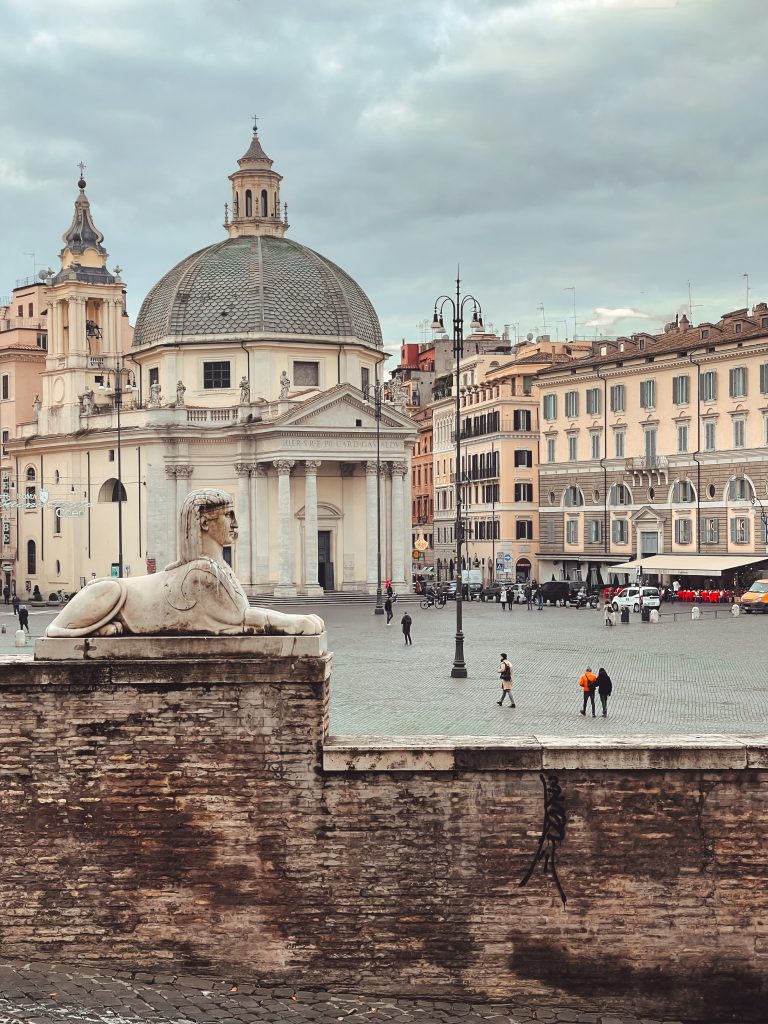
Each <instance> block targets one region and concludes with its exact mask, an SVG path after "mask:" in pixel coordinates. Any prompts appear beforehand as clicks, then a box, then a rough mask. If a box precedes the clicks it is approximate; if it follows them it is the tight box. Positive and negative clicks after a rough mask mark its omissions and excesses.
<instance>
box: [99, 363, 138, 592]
mask: <svg viewBox="0 0 768 1024" xmlns="http://www.w3.org/2000/svg"><path fill="white" fill-rule="evenodd" d="M112 374H114V375H115V387H114V391H113V389H112ZM123 374H125V387H124V386H123ZM135 389H136V375H135V374H134V372H133V370H129V369H128V367H126V366H124V365H123V361H122V359H121V360H120V361H119V362H118V364H117V366H115V367H110V368H108V369H107V370H106V372H105V374H104V377H103V378H102V382H101V384H99V391H105V392H110V391H112V393H113V395H114V400H115V411H116V413H117V575H118V576H119V577H122V575H123V458H122V456H123V445H122V434H121V425H120V409H121V407H122V404H123V391H128V392H132V391H134V390H135Z"/></svg>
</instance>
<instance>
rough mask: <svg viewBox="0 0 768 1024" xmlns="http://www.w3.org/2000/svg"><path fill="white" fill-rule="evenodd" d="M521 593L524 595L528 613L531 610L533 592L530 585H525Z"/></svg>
mask: <svg viewBox="0 0 768 1024" xmlns="http://www.w3.org/2000/svg"><path fill="white" fill-rule="evenodd" d="M523 593H524V594H525V603H526V604H527V605H528V611H530V610H531V609H532V608H533V590H532V589H531V585H530V583H526V584H525V590H524V591H523Z"/></svg>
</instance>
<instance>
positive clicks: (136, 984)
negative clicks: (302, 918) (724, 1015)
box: [0, 963, 680, 1024]
mask: <svg viewBox="0 0 768 1024" xmlns="http://www.w3.org/2000/svg"><path fill="white" fill-rule="evenodd" d="M22 1021H23V1022H25V1024H64V1022H70V1021H77V1022H81V1024H145V1022H146V1024H166V1022H168V1024H171V1022H173V1024H184V1022H189V1024H251V1022H257V1021H265V1022H269V1024H284V1022H291V1024H300V1022H306V1024H336V1022H337V1021H346V1022H347V1024H362V1022H365V1024H372V1022H376V1021H397V1022H398V1024H411V1022H414V1021H416V1022H419V1024H432V1022H435V1024H480V1022H484V1024H528V1022H531V1021H542V1022H547V1024H558V1022H564V1024H565V1022H578V1024H680V1022H679V1021H677V1020H675V1021H672V1020H671V1019H669V1018H664V1017H654V1018H650V1017H643V1018H639V1017H636V1016H632V1015H629V1016H627V1015H625V1014H624V1013H623V1012H622V1011H621V1010H617V1009H615V1008H614V1009H612V1010H611V1011H610V1012H607V1011H600V1010H587V1009H585V1008H584V1006H583V1005H581V1006H568V1004H567V1003H564V1004H561V1005H547V1006H543V1005H540V1006H532V1005H529V1004H526V1003H525V1002H523V1001H521V1002H517V1001H515V1002H513V1003H504V1004H500V1003H484V1004H479V1003H459V1002H448V1001H435V1000H428V999H420V1000H404V999H391V998H386V997H380V998H367V997H363V996H356V995H332V994H330V993H327V992H312V991H307V992H304V991H295V990H294V989H292V988H270V989H261V988H258V987H257V986H255V985H251V984H247V983H245V982H242V981H239V980H238V981H233V980H231V979H226V980H221V981H218V980H216V979H215V978H198V977H192V976H188V975H186V976H184V975H182V976H178V975H172V974H158V975H153V974H147V973H145V972H133V973H128V972H108V971H105V970H99V969H96V968H89V967H71V966H69V967H67V966H61V965H52V964H45V965H42V964H20V963H13V964H6V965H0V1024H17V1022H22Z"/></svg>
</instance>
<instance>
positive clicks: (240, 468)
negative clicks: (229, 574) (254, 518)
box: [235, 462, 253, 586]
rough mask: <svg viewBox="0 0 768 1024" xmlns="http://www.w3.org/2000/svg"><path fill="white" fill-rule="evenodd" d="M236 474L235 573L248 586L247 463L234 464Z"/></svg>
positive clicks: (249, 575) (249, 558)
mask: <svg viewBox="0 0 768 1024" xmlns="http://www.w3.org/2000/svg"><path fill="white" fill-rule="evenodd" d="M235 473H237V507H236V510H235V512H236V516H237V557H236V559H235V573H236V575H237V577H238V579H239V580H240V582H241V583H243V584H245V585H246V586H250V585H251V583H252V582H253V580H252V578H251V496H250V477H251V465H250V463H249V462H236V463H235Z"/></svg>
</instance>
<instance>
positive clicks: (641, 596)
mask: <svg viewBox="0 0 768 1024" xmlns="http://www.w3.org/2000/svg"><path fill="white" fill-rule="evenodd" d="M611 607H612V608H613V610H614V611H615V612H617V611H619V610H620V609H621V608H631V609H632V611H633V612H639V611H640V609H641V608H660V607H661V597H660V595H659V588H658V587H624V589H623V590H622V591H621V593H620V594H615V595H614V598H613V601H612V602H611Z"/></svg>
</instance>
